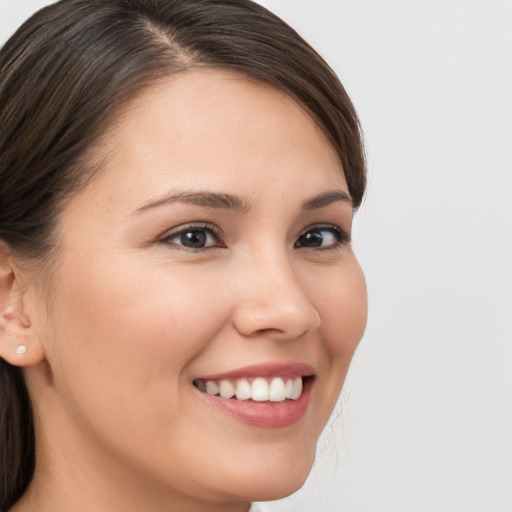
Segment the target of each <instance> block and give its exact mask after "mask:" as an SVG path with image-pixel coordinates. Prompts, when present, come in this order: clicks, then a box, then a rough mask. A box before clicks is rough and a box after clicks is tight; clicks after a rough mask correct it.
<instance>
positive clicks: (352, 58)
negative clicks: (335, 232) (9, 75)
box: [0, 0, 512, 512]
mask: <svg viewBox="0 0 512 512" xmlns="http://www.w3.org/2000/svg"><path fill="white" fill-rule="evenodd" d="M48 3H51V2H48V1H47V2H44V1H40V0H39V1H37V0H0V43H1V42H3V41H5V39H6V38H7V37H8V36H9V35H10V34H11V33H12V32H13V31H14V30H15V28H16V27H17V25H18V24H20V23H21V22H22V21H23V20H24V19H25V18H26V17H27V16H28V15H29V14H30V13H31V12H33V11H34V10H35V9H37V8H39V7H40V6H42V5H45V4H48ZM261 3H262V4H264V5H266V6H267V7H269V8H270V9H271V10H273V11H274V12H276V13H277V14H279V15H280V16H281V17H283V18H284V19H285V20H286V21H288V22H289V23H290V24H291V25H292V26H293V27H295V28H296V29H297V30H298V31H299V32H300V33H301V34H302V35H303V36H305V37H306V39H308V40H309V41H310V42H311V43H312V44H313V46H314V47H315V48H317V49H318V50H319V52H320V53H321V54H322V55H323V56H324V57H325V58H326V60H327V61H328V62H329V63H330V65H331V66H332V67H333V68H334V69H335V70H336V71H337V72H338V74H339V75H340V77H341V79H342V82H343V83H344V85H345V87H346V89H347V91H348V92H349V94H350V96H351V97H352V99H353V101H354V103H355V105H356V108H357V110H358V112H359V114H360V117H361V121H362V124H363V127H364V131H365V138H366V147H367V154H368V164H369V189H368V194H367V197H366V201H365V203H364V205H363V207H362V208H361V210H360V211H359V212H358V213H357V215H356V221H355V236H354V238H355V242H354V243H355V249H356V252H357V254H358V256H359V258H360V261H361V263H362V265H363V267H364V270H365V272H366V276H367V281H368V289H369V300H370V317H369V324H368V329H367V332H366V335H365V337H364V339H363V342H362V344H361V346H360V348H359V350H358V352H357V354H356V357H355V360H354V363H353V366H352V369H351V371H350V373H349V377H348V380H347V383H346V386H345V390H344V392H343V394H342V397H341V400H340V407H339V409H338V410H337V411H336V413H335V415H334V417H333V419H332V421H331V422H330V424H329V425H328V427H327V429H326V432H325V435H324V437H323V439H322V441H321V443H320V446H319V452H318V456H317V461H316V463H315V467H314V470H313V473H312V475H311V477H310V479H309V480H308V482H307V484H306V486H305V487H304V489H302V490H301V491H299V492H298V493H296V495H294V496H292V497H290V498H287V499H285V500H282V501H280V502H275V503H271V504H265V505H264V506H263V509H264V510H265V511H269V512H281V511H283V512H284V511H286V512H512V320H511V318H512V179H511V176H512V149H511V146H512V2H511V1H509V0H316V1H313V0H266V1H264V0H261ZM0 129H1V120H0Z"/></svg>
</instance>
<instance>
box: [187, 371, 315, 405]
mask: <svg viewBox="0 0 512 512" xmlns="http://www.w3.org/2000/svg"><path fill="white" fill-rule="evenodd" d="M313 378H314V376H303V377H301V376H294V377H290V376H288V377H270V378H269V377H247V378H238V379H218V380H206V379H196V380H194V386H195V387H196V388H197V389H199V391H202V392H203V393H207V394H208V395H211V396H219V397H220V398H224V399H226V400H230V399H231V400H242V401H246V400H247V401H252V402H276V403H281V402H285V401H292V400H298V399H299V398H300V397H301V396H302V391H303V389H304V386H305V385H307V384H308V383H309V381H311V380H312V379H313Z"/></svg>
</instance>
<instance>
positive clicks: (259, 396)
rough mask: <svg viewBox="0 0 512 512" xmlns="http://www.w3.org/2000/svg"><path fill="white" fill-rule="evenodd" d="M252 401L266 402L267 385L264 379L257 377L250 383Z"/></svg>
mask: <svg viewBox="0 0 512 512" xmlns="http://www.w3.org/2000/svg"><path fill="white" fill-rule="evenodd" d="M251 392H252V399H253V400H254V401H255V402H266V401H267V400H268V384H267V381H266V380H265V379H262V378H261V377H258V378H257V379H254V380H253V381H252V386H251Z"/></svg>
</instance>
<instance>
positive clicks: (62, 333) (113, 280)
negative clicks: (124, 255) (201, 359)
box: [50, 258, 226, 391]
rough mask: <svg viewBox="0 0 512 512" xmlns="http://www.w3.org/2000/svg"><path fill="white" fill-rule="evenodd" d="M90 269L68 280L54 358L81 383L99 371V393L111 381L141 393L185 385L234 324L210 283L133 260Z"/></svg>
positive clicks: (61, 296) (59, 310) (61, 302)
mask: <svg viewBox="0 0 512 512" xmlns="http://www.w3.org/2000/svg"><path fill="white" fill-rule="evenodd" d="M90 263H91V264H90V265H82V266H81V271H80V272H79V273H78V272H72V271H69V272H67V271H66V268H64V269H63V272H62V276H63V279H62V281H61V284H60V289H59V298H58V304H57V307H56V308H55V315H54V322H55V324H56V325H55V329H54V331H55V333H58V339H56V344H55V353H54V354H50V356H54V357H55V359H56V360H57V361H58V362H59V363H60V364H59V366H58V368H56V371H59V370H61V371H63V372H65V373H66V374H68V376H69V378H70V379H71V380H73V376H74V375H76V374H77V373H79V374H83V375H85V378H87V372H90V369H91V368H94V369H95V372H94V373H95V375H94V378H95V379H98V387H99V386H100V384H99V379H101V378H102V377H103V378H105V379H108V380H109V381H111V382H118V383H120V382H122V383H123V386H124V387H125V389H128V390H130V389H132V388H133V391H135V390H139V391H140V390H142V389H145V390H146V391H148V387H151V386H152V385H153V384H154V383H155V382H156V381H157V380H158V379H160V378H164V377H165V379H167V380H169V379H171V380H176V379H178V380H179V378H180V376H181V374H182V371H183V369H184V368H185V367H186V365H187V363H188V362H189V361H190V360H192V359H193V358H194V356H195V355H196V354H198V353H200V352H201V351H202V350H204V347H205V345H207V344H208V342H209V341H211V340H212V339H213V338H214V337H215V336H216V335H217V333H218V331H219V329H221V327H222V325H223V319H224V318H225V316H226V313H225V312H223V311H222V305H223V302H222V301H218V300H213V299H214V298H213V297H212V296H211V295H212V293H213V292H212V290H211V286H209V283H208V281H206V280H204V279H201V278H200V276H191V275H190V272H189V271H185V270H183V271H180V269H171V270H169V269H165V268H164V269H162V270H161V271H159V269H158V267H157V268H155V267H153V268H147V269H146V268H144V265H140V263H139V264H137V262H133V261H130V260H129V259H126V260H123V259H121V258H120V259H118V260H117V261H115V262H112V261H111V262H110V264H108V265H107V263H106V262H101V261H98V262H90ZM94 263H95V264H94ZM102 263H104V264H102ZM98 269H106V270H104V271H99V270H98ZM224 307H225V306H224ZM59 358H60V361H59ZM119 387H120V388H121V386H119Z"/></svg>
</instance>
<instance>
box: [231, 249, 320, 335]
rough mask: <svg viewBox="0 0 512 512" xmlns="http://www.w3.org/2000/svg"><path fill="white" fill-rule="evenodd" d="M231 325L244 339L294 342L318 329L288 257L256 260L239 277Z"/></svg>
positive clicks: (316, 315) (313, 310) (317, 319)
mask: <svg viewBox="0 0 512 512" xmlns="http://www.w3.org/2000/svg"><path fill="white" fill-rule="evenodd" d="M237 286H238V289H239V293H237V297H238V301H237V305H236V307H235V311H234V315H233V323H234V325H235V328H236V329H237V331H238V332H239V333H240V334H242V335H243V336H247V337H251V336H258V335H266V336H269V337H271V338H272V339H279V340H287V339H297V338H300V337H301V336H303V335H304V334H306V333H308V332H311V331H314V330H316V329H317V328H318V327H319V326H320V321H321V320H320V315H319V313H318V311H317V309H316V308H315V306H314V305H313V303H312V302H311V298H310V297H309V296H308V293H307V291H306V290H305V287H304V285H303V284H302V283H301V280H300V274H299V271H298V270H294V269H293V268H292V265H291V264H290V261H289V260H288V258H287V257H285V256H281V257H275V256H274V257H268V258H258V261H257V262H256V261H254V260H253V261H251V264H250V265H249V264H247V263H246V265H244V270H243V271H242V272H241V273H238V280H237Z"/></svg>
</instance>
